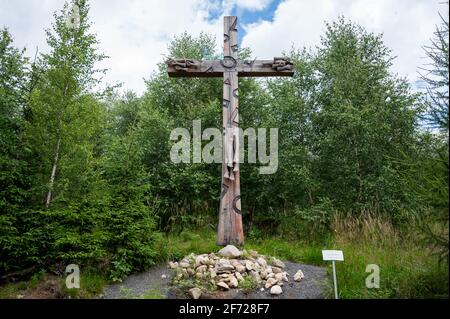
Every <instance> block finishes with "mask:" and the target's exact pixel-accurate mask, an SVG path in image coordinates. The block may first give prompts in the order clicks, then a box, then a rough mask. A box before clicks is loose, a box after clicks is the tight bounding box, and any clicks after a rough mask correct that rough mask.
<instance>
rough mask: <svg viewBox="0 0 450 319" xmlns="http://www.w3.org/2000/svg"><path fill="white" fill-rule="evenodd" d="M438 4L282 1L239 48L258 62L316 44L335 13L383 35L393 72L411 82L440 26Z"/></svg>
mask: <svg viewBox="0 0 450 319" xmlns="http://www.w3.org/2000/svg"><path fill="white" fill-rule="evenodd" d="M440 2H441V1H440V0H377V1H369V0H341V1H336V0H315V1H306V0H287V1H284V2H283V3H281V4H280V5H279V6H278V8H277V10H276V12H275V15H274V19H273V21H261V22H258V23H255V24H250V25H247V26H245V29H246V32H247V34H246V36H245V37H244V38H243V40H242V45H243V46H246V47H250V48H252V50H253V53H254V54H255V55H256V56H258V57H259V58H270V57H272V56H276V55H279V54H280V50H289V48H290V47H291V45H294V46H295V47H298V48H301V47H303V46H307V47H314V46H316V45H318V44H319V41H320V36H321V35H323V33H324V31H325V24H324V21H332V20H335V19H336V18H337V17H338V16H339V15H344V16H345V17H347V18H349V19H351V20H352V21H354V22H356V23H358V24H360V25H362V26H364V27H365V28H366V29H367V30H368V31H371V32H375V33H383V34H384V41H385V44H386V45H387V46H388V47H389V48H390V49H392V51H393V55H395V56H397V59H396V60H395V62H394V66H393V69H392V71H393V72H395V73H398V74H399V75H400V76H405V77H407V78H408V79H409V80H410V81H415V80H416V79H417V68H418V67H420V66H423V64H424V63H425V62H426V59H425V58H424V56H425V54H424V52H423V50H422V46H424V45H426V44H427V43H429V38H430V37H431V36H432V33H433V31H434V29H435V25H436V24H439V16H438V11H439V10H441V11H443V10H444V9H445V7H444V6H442V5H441V4H440Z"/></svg>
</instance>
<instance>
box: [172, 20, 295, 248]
mask: <svg viewBox="0 0 450 319" xmlns="http://www.w3.org/2000/svg"><path fill="white" fill-rule="evenodd" d="M237 53H238V35H237V17H234V16H232V17H224V50H223V59H222V60H210V61H196V60H192V59H176V60H169V62H168V73H169V76H170V77H223V79H224V81H223V100H222V101H223V102H222V107H223V130H224V145H223V146H224V147H223V160H222V189H221V196H220V211H219V225H218V230H217V244H218V245H219V246H225V245H228V244H232V245H238V246H242V245H243V244H244V231H243V227H242V214H241V190H240V174H239V133H238V130H237V128H238V127H239V106H238V77H262V76H293V75H294V68H293V65H292V63H291V62H290V61H289V60H288V59H286V58H274V59H273V60H238V57H237Z"/></svg>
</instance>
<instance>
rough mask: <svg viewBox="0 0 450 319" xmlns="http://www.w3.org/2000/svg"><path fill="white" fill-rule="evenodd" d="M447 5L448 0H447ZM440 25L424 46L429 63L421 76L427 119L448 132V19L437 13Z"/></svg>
mask: <svg viewBox="0 0 450 319" xmlns="http://www.w3.org/2000/svg"><path fill="white" fill-rule="evenodd" d="M447 5H448V2H447ZM439 16H440V18H441V21H442V23H441V25H440V26H436V31H435V32H434V37H433V38H432V39H431V45H429V46H426V47H425V53H426V55H427V56H428V58H430V60H431V63H430V64H429V65H428V67H426V68H423V71H424V72H425V73H423V74H422V75H421V78H422V80H423V81H425V83H426V84H427V91H428V97H429V99H428V101H427V104H428V111H429V115H428V116H427V119H428V121H429V123H430V124H431V125H433V126H434V127H438V128H440V129H442V130H444V131H447V132H448V102H449V101H448V100H449V95H448V87H449V78H448V69H449V63H448V59H449V40H448V39H449V21H448V11H447V17H443V16H442V15H439Z"/></svg>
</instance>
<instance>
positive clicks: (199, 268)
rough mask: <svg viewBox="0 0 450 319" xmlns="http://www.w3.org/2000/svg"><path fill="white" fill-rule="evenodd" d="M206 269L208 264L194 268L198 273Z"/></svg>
mask: <svg viewBox="0 0 450 319" xmlns="http://www.w3.org/2000/svg"><path fill="white" fill-rule="evenodd" d="M207 270H208V266H206V265H201V266H198V267H197V269H196V271H197V272H199V273H204V272H205V271H207Z"/></svg>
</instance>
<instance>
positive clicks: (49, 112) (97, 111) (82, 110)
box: [27, 0, 105, 207]
mask: <svg viewBox="0 0 450 319" xmlns="http://www.w3.org/2000/svg"><path fill="white" fill-rule="evenodd" d="M88 11H89V5H88V3H87V2H86V1H84V0H80V1H72V3H71V6H69V5H68V4H67V3H66V4H65V6H64V9H63V10H62V11H61V12H60V14H56V13H55V14H54V18H55V22H54V23H53V28H52V30H47V42H48V45H49V47H50V48H51V52H50V53H48V54H43V55H42V57H41V58H40V60H39V68H40V69H41V76H40V78H39V81H38V84H37V85H36V88H35V90H34V92H33V94H32V98H31V109H32V120H31V121H30V122H29V125H28V127H27V137H28V139H29V143H30V145H32V148H33V151H34V154H35V162H34V165H35V167H36V173H35V176H34V177H35V181H36V182H35V185H34V190H35V192H34V193H35V196H36V198H35V200H36V201H37V202H40V201H42V199H43V197H44V196H43V194H44V193H45V194H46V196H45V199H44V202H45V206H46V207H49V205H50V203H51V202H52V200H53V199H55V197H56V195H57V194H58V193H59V194H60V195H61V196H60V199H61V200H62V199H63V197H64V196H63V195H67V196H68V198H75V197H76V196H79V197H82V195H83V194H85V193H86V192H87V191H88V190H91V189H93V188H94V186H93V185H89V182H90V181H92V180H93V178H94V175H96V172H95V167H96V164H95V161H96V159H95V156H94V148H95V145H96V143H97V142H98V141H97V140H96V139H97V137H98V136H99V135H100V134H99V132H100V131H101V129H102V128H101V127H102V121H103V120H104V119H103V117H104V110H103V109H104V106H103V105H102V104H100V103H98V102H97V101H96V98H95V97H94V96H93V95H92V93H90V90H91V89H92V88H93V87H94V86H95V85H96V84H97V83H98V77H97V75H98V74H99V73H101V72H102V70H97V69H96V68H95V63H96V62H99V61H101V60H102V59H104V58H105V56H104V55H102V54H99V53H98V52H97V45H98V40H97V39H96V36H95V34H92V33H90V26H91V24H90V22H89V19H88ZM71 17H72V18H74V19H75V22H78V23H68V21H70V18H71ZM94 179H95V178H94ZM91 186H92V187H91Z"/></svg>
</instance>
